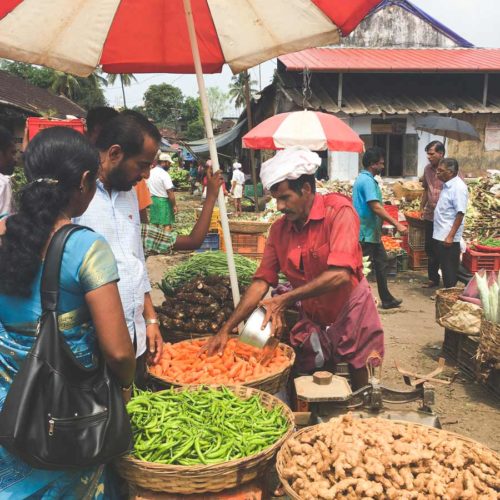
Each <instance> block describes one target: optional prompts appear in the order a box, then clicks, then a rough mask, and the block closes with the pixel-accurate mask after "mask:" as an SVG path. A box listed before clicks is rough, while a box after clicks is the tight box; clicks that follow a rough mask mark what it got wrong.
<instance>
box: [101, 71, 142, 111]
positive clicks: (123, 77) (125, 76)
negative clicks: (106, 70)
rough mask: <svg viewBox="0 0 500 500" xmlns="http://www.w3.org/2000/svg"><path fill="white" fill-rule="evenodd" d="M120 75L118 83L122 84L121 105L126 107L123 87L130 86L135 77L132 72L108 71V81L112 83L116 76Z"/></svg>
mask: <svg viewBox="0 0 500 500" xmlns="http://www.w3.org/2000/svg"><path fill="white" fill-rule="evenodd" d="M117 76H119V77H120V83H121V86H122V94H123V107H124V108H126V107H127V101H126V100H125V87H130V85H132V82H136V81H137V78H136V77H135V76H134V75H133V74H132V73H120V74H116V73H110V74H108V82H109V83H110V84H111V85H113V84H114V83H115V82H116V77H117Z"/></svg>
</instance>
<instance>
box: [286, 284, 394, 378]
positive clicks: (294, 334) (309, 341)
mask: <svg viewBox="0 0 500 500" xmlns="http://www.w3.org/2000/svg"><path fill="white" fill-rule="evenodd" d="M290 343H291V344H292V346H293V347H294V348H295V349H296V351H297V366H298V368H299V370H300V371H301V372H304V373H312V372H314V371H316V370H318V369H320V368H323V366H324V365H325V364H326V365H329V364H330V363H331V362H332V361H333V363H335V364H337V363H341V362H343V363H349V364H350V365H352V366H353V367H354V368H363V367H364V366H365V364H366V360H367V358H368V356H369V355H370V354H371V353H372V352H373V351H376V352H378V353H379V354H380V356H382V357H383V355H384V331H383V329H382V324H381V322H380V317H379V315H378V312H377V306H376V305H375V301H374V300H373V294H372V291H371V289H370V286H369V285H368V281H366V279H365V278H363V279H362V280H361V281H360V283H359V285H358V286H357V287H356V288H354V290H353V291H352V293H351V294H350V296H349V298H348V300H347V302H346V303H345V304H344V307H343V308H342V310H341V312H340V314H339V316H338V318H337V321H335V323H333V324H332V325H329V326H328V327H326V328H324V327H321V326H319V325H317V324H315V323H314V322H312V321H311V320H309V319H307V318H306V319H302V320H301V321H299V322H298V323H297V324H296V325H295V326H294V327H293V329H292V331H291V332H290Z"/></svg>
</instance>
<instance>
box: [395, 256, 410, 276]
mask: <svg viewBox="0 0 500 500" xmlns="http://www.w3.org/2000/svg"><path fill="white" fill-rule="evenodd" d="M397 269H398V273H402V272H405V271H408V254H407V253H406V252H405V251H404V250H403V252H401V253H400V254H399V255H398V258H397Z"/></svg>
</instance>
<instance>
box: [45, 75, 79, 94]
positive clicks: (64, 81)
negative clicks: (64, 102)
mask: <svg viewBox="0 0 500 500" xmlns="http://www.w3.org/2000/svg"><path fill="white" fill-rule="evenodd" d="M79 87H80V83H79V82H78V79H77V77H76V76H73V75H70V74H69V73H64V72H63V71H54V79H53V81H52V85H51V86H50V88H51V89H52V91H53V92H55V93H56V94H58V95H64V96H66V97H67V98H68V99H72V98H73V96H74V95H75V92H76V91H77V90H78V88H79Z"/></svg>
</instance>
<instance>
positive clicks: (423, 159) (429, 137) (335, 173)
mask: <svg viewBox="0 0 500 500" xmlns="http://www.w3.org/2000/svg"><path fill="white" fill-rule="evenodd" d="M397 117H398V118H404V115H397ZM387 118H390V117H387ZM406 118H407V122H406V133H407V134H418V176H419V177H420V176H421V175H422V174H423V173H424V168H425V166H426V165H427V163H428V161H427V155H426V153H425V146H427V144H429V142H431V141H441V142H443V137H441V136H438V135H433V134H429V133H428V132H421V131H419V130H415V120H414V119H413V117H412V116H406ZM342 119H343V121H345V122H346V123H347V125H349V126H350V127H351V128H352V129H353V130H354V131H355V132H356V133H357V134H359V135H367V134H371V120H372V116H355V117H346V118H342ZM358 157H359V155H358V153H344V152H338V151H330V152H329V153H328V175H329V177H330V179H335V180H340V181H347V180H353V179H355V178H356V176H357V175H358V165H359V158H358Z"/></svg>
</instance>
